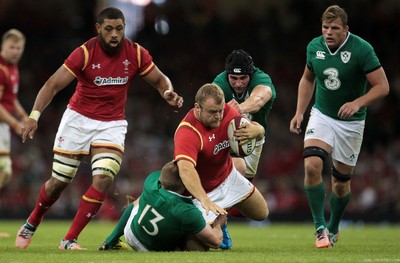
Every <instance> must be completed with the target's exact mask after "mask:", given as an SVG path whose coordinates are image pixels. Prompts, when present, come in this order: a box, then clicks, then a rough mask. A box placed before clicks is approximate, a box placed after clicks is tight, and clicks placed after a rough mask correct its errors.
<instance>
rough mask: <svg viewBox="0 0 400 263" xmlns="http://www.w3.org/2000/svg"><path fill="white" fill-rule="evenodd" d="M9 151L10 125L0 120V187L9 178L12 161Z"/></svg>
mask: <svg viewBox="0 0 400 263" xmlns="http://www.w3.org/2000/svg"><path fill="white" fill-rule="evenodd" d="M10 151H11V132H10V126H8V124H6V123H5V122H0V189H1V188H3V187H4V186H5V185H6V184H7V183H8V182H9V181H10V179H11V175H12V163H11V157H10Z"/></svg>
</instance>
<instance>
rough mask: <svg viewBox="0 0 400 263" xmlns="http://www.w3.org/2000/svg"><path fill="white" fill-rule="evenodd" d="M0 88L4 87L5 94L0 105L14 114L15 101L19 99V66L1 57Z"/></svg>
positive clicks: (0, 99)
mask: <svg viewBox="0 0 400 263" xmlns="http://www.w3.org/2000/svg"><path fill="white" fill-rule="evenodd" d="M0 86H3V90H2V91H3V94H2V96H1V98H0V104H1V105H2V106H3V107H4V108H5V109H6V110H7V111H8V112H9V113H10V114H14V111H15V104H14V102H15V99H16V98H17V94H18V88H19V71H18V66H17V65H13V64H10V63H7V62H6V61H5V60H4V59H3V58H2V57H1V56H0Z"/></svg>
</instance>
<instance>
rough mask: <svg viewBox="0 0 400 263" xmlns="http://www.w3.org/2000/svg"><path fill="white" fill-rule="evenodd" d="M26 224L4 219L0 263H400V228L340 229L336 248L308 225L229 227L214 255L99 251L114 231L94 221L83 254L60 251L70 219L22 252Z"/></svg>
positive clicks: (44, 229)
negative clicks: (226, 244) (227, 243)
mask: <svg viewBox="0 0 400 263" xmlns="http://www.w3.org/2000/svg"><path fill="white" fill-rule="evenodd" d="M22 223H23V220H19V221H0V232H8V233H10V237H8V238H0V262H2V263H11V262H41V263H46V262H73V263H78V262H79V263H80V262H94V263H100V262H107V263H114V262H116V263H117V262H118V263H123V262H140V263H146V262H149V263H150V262H151V263H153V262H157V263H164V262H165V263H175V262H179V263H181V262H195V263H197V262H199V263H201V262H204V263H210V262H249V263H255V262H273V263H275V262H340V263H342V262H352V263H355V262H400V241H399V238H400V226H399V225H363V226H347V227H345V228H343V229H342V230H341V233H340V239H339V242H338V244H337V245H336V246H335V247H334V248H329V249H316V248H314V240H315V237H314V235H313V234H314V228H313V225H312V224H311V223H308V224H281V223H272V224H268V225H265V226H252V225H250V224H248V223H235V222H231V223H230V224H229V232H230V234H231V236H232V239H233V248H232V250H229V251H221V250H212V251H210V252H203V253H202V252H149V253H138V252H135V251H133V250H127V251H98V250H97V247H98V246H99V245H100V244H101V243H102V242H103V241H104V239H105V238H106V237H107V235H108V234H109V233H110V232H111V230H112V229H113V227H114V223H112V222H102V221H92V222H91V223H89V225H88V226H87V227H86V228H85V229H84V230H83V232H82V233H81V235H80V237H79V244H80V245H81V246H82V247H86V248H87V250H85V251H61V250H59V249H58V243H59V241H60V240H61V238H63V236H64V235H65V233H66V231H67V230H68V228H69V225H70V223H71V221H51V220H44V221H43V223H42V224H41V225H40V227H39V229H38V231H37V232H36V234H35V236H34V238H33V241H32V243H31V245H30V246H29V247H28V248H27V249H24V250H20V249H16V248H15V247H14V242H15V234H16V232H17V230H18V229H19V227H20V226H21V224H22Z"/></svg>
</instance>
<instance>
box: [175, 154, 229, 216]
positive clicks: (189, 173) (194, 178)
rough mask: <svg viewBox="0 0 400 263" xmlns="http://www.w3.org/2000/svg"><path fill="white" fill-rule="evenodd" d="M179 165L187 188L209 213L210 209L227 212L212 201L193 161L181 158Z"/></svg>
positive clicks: (219, 212)
mask: <svg viewBox="0 0 400 263" xmlns="http://www.w3.org/2000/svg"><path fill="white" fill-rule="evenodd" d="M177 165H178V169H179V175H180V177H181V179H182V182H183V184H184V185H185V187H186V190H188V191H189V193H190V194H191V195H192V196H193V197H194V198H196V199H197V200H199V201H200V203H201V205H202V206H203V207H204V209H205V210H206V213H207V214H208V212H209V211H210V210H211V211H212V212H214V213H215V214H223V215H225V214H227V212H226V211H225V209H223V208H221V207H220V206H218V205H217V204H215V203H214V202H212V201H211V200H210V198H209V197H208V196H207V193H206V191H205V190H204V188H203V186H202V185H201V181H200V177H199V174H198V173H197V171H196V169H195V167H194V164H193V163H192V162H190V161H187V160H185V159H181V160H178V162H177Z"/></svg>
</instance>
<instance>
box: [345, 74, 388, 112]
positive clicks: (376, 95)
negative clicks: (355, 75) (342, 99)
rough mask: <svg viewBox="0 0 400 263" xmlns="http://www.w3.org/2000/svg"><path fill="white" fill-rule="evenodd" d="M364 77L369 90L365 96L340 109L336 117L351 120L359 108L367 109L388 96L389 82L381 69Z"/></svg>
mask: <svg viewBox="0 0 400 263" xmlns="http://www.w3.org/2000/svg"><path fill="white" fill-rule="evenodd" d="M366 77H367V80H368V83H369V84H370V86H371V88H370V89H369V90H368V92H367V93H366V94H365V95H363V96H361V97H359V98H357V99H355V100H354V101H351V102H348V103H345V104H343V105H342V107H340V109H339V111H338V116H339V117H340V118H341V119H347V118H351V117H352V116H353V115H354V114H355V113H356V112H358V111H359V110H360V109H361V108H363V107H367V106H369V105H371V104H373V103H374V102H376V101H378V100H380V99H382V98H383V97H385V96H386V95H388V94H389V82H388V80H387V78H386V74H385V71H384V70H383V68H382V67H380V68H379V69H377V70H374V71H372V72H370V73H368V74H367V75H366Z"/></svg>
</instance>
